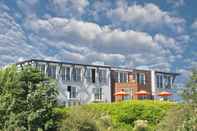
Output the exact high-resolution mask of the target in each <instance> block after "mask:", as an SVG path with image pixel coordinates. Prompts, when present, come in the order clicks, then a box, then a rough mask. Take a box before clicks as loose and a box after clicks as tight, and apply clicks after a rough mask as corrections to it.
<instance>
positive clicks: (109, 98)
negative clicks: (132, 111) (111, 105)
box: [17, 59, 178, 105]
mask: <svg viewBox="0 0 197 131" xmlns="http://www.w3.org/2000/svg"><path fill="white" fill-rule="evenodd" d="M25 65H32V66H33V67H36V68H37V69H39V70H40V71H41V72H42V73H43V74H45V75H47V76H49V77H52V78H54V79H56V80H57V81H58V88H59V96H58V100H59V102H60V103H61V104H65V105H76V104H85V103H90V102H94V101H96V102H113V101H119V100H128V99H140V97H139V96H136V95H135V93H136V92H137V91H140V90H145V91H147V92H148V93H149V95H148V96H146V99H160V97H159V96H157V94H158V93H159V92H160V91H164V90H165V91H170V92H173V90H174V89H175V88H174V83H175V78H176V76H177V75H178V74H177V73H167V72H160V71H154V70H136V69H126V68H114V67H110V66H104V65H85V64H74V63H65V62H57V61H46V60H37V59H32V60H27V61H23V62H19V63H17V66H18V67H23V66H25ZM119 91H124V92H126V93H127V94H129V95H126V96H122V97H120V96H114V93H116V92H119Z"/></svg>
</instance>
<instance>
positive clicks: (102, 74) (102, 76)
mask: <svg viewBox="0 0 197 131" xmlns="http://www.w3.org/2000/svg"><path fill="white" fill-rule="evenodd" d="M98 74H99V82H100V83H106V81H107V72H106V70H104V69H99V71H98Z"/></svg>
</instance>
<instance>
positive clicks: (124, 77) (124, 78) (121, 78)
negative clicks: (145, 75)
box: [119, 72, 128, 83]
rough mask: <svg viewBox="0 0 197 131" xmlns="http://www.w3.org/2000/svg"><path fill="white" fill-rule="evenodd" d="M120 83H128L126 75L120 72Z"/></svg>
mask: <svg viewBox="0 0 197 131" xmlns="http://www.w3.org/2000/svg"><path fill="white" fill-rule="evenodd" d="M119 74H120V82H122V83H126V82H127V81H128V73H126V72H120V73H119Z"/></svg>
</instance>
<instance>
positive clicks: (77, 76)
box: [72, 67, 81, 81]
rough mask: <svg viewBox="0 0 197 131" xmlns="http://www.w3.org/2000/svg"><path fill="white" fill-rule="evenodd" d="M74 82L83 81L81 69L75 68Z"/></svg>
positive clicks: (73, 73) (73, 72)
mask: <svg viewBox="0 0 197 131" xmlns="http://www.w3.org/2000/svg"><path fill="white" fill-rule="evenodd" d="M72 78H73V81H81V68H79V67H74V68H73V71H72Z"/></svg>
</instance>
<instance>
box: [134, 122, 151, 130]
mask: <svg viewBox="0 0 197 131" xmlns="http://www.w3.org/2000/svg"><path fill="white" fill-rule="evenodd" d="M134 124H135V126H134V128H133V131H149V128H148V121H147V120H137V121H135V122H134Z"/></svg>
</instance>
